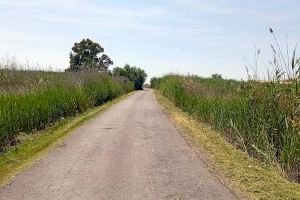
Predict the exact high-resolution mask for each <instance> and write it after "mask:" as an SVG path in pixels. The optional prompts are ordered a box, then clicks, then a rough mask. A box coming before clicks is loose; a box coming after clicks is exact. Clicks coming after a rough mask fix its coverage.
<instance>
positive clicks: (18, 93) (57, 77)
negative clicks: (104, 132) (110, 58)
mask: <svg viewBox="0 0 300 200" xmlns="http://www.w3.org/2000/svg"><path fill="white" fill-rule="evenodd" d="M0 72H1V73H0V75H1V76H2V78H3V79H1V80H0V83H2V84H1V85H0V89H1V91H2V92H0V151H5V148H7V147H9V146H11V145H15V144H16V143H18V140H17V139H18V135H19V134H21V133H26V134H31V133H33V132H35V131H38V130H43V129H44V128H45V127H47V126H49V125H51V124H53V123H55V122H57V121H59V120H61V119H63V118H66V117H71V116H74V115H76V114H78V113H81V112H83V111H85V110H87V109H89V108H92V107H94V106H98V105H101V104H103V103H105V102H107V101H109V100H112V99H114V98H116V97H118V96H120V95H122V94H125V93H128V92H130V91H132V90H134V86H133V83H132V82H130V81H126V80H121V79H120V80H119V79H118V78H115V77H111V76H109V75H107V74H103V73H99V72H81V73H71V72H68V73H67V72H64V73H58V72H55V73H54V72H30V71H11V70H0ZM22 85H24V86H26V88H24V89H23V87H22Z"/></svg>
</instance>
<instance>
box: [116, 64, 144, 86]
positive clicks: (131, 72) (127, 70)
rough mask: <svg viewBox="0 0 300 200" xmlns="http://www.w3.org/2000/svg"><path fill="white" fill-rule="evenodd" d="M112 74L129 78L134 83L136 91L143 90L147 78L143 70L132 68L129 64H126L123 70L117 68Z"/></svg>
mask: <svg viewBox="0 0 300 200" xmlns="http://www.w3.org/2000/svg"><path fill="white" fill-rule="evenodd" d="M112 73H113V75H114V76H123V77H126V78H128V79H129V80H130V81H132V82H133V83H134V87H135V89H136V90H142V89H143V84H144V82H145V80H146V78H147V74H146V72H145V71H144V70H143V69H141V68H139V67H131V66H130V65H128V64H126V65H125V66H124V67H123V68H121V67H115V68H114V69H113V72H112Z"/></svg>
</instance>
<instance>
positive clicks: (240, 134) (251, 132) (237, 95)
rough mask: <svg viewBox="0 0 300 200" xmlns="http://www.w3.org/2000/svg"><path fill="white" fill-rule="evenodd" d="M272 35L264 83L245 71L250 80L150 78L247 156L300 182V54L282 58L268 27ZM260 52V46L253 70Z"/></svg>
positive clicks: (163, 91)
mask: <svg viewBox="0 0 300 200" xmlns="http://www.w3.org/2000/svg"><path fill="white" fill-rule="evenodd" d="M270 33H271V34H272V36H273V37H274V41H275V43H276V46H277V49H276V48H275V47H274V45H271V48H272V51H273V59H272V62H270V65H271V67H273V68H274V74H271V73H269V74H268V75H269V80H268V81H260V80H257V77H258V76H257V74H254V76H252V77H251V76H250V75H249V80H248V81H235V80H225V79H222V76H221V75H219V74H213V75H212V77H211V78H201V77H197V76H179V75H167V76H164V77H162V78H153V79H152V80H151V85H152V87H154V88H156V89H158V90H160V91H161V92H162V94H163V95H165V96H166V97H168V98H169V99H170V100H171V101H172V102H174V103H175V105H176V106H178V107H180V108H181V109H182V110H183V111H185V112H187V113H189V114H190V115H192V116H194V117H195V118H196V119H198V120H200V121H202V122H206V123H209V124H211V125H212V127H213V128H215V129H216V130H218V131H219V132H221V133H222V134H223V136H224V137H225V138H226V139H227V140H228V141H229V142H231V143H232V144H234V145H236V146H237V147H238V148H239V149H241V150H243V151H244V152H246V153H247V154H248V155H250V156H253V157H255V158H258V159H260V160H261V161H263V162H265V163H272V164H275V165H276V166H277V167H278V168H279V169H280V170H282V171H283V172H285V174H286V175H287V176H288V177H289V178H291V179H293V180H296V181H298V182H299V181H300V88H299V86H300V58H297V56H296V49H295V50H294V51H293V53H292V55H287V56H286V57H284V56H283V55H284V54H283V52H282V50H281V48H280V45H279V44H278V42H277V39H276V36H275V33H274V31H273V30H272V29H270ZM287 52H289V51H287ZM259 54H260V50H258V51H257V52H256V55H255V58H256V60H255V63H256V64H255V69H257V58H258V55H259ZM256 73H257V72H256ZM271 78H272V79H271Z"/></svg>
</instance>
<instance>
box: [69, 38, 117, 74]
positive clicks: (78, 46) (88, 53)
mask: <svg viewBox="0 0 300 200" xmlns="http://www.w3.org/2000/svg"><path fill="white" fill-rule="evenodd" d="M103 52H104V48H103V47H101V46H100V44H98V43H96V42H93V41H92V40H90V39H83V40H81V41H80V42H79V43H77V42H76V43H75V44H74V46H73V47H72V52H71V53H70V68H69V69H68V70H70V71H79V70H89V71H90V70H95V71H96V70H97V71H107V70H108V67H109V65H112V64H113V61H112V60H111V59H110V58H109V57H108V56H107V55H106V54H102V55H101V56H99V54H101V53H103Z"/></svg>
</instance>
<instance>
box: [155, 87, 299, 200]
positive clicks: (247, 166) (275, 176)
mask: <svg viewBox="0 0 300 200" xmlns="http://www.w3.org/2000/svg"><path fill="white" fill-rule="evenodd" d="M156 96H157V99H158V101H159V102H160V103H161V104H162V105H163V107H164V108H165V109H166V111H167V112H168V113H169V116H170V118H171V119H172V120H173V121H174V123H175V124H176V125H178V126H179V127H180V128H182V129H183V130H184V133H185V134H186V136H187V137H188V138H189V140H190V141H192V143H193V144H195V145H196V146H197V147H199V148H201V152H204V154H205V155H206V156H205V157H206V158H207V159H208V160H207V163H209V165H210V166H211V167H212V168H213V170H214V171H216V172H217V173H221V174H222V175H223V176H224V177H225V179H226V180H228V181H229V182H230V185H231V186H230V187H231V188H232V189H233V190H235V191H237V193H239V194H241V196H242V198H245V199H300V185H299V184H297V183H294V182H291V181H288V180H287V179H286V178H285V177H284V176H283V173H281V172H280V171H278V170H277V168H276V167H274V166H271V165H267V164H264V163H262V162H260V161H258V160H256V159H254V158H250V157H249V156H247V155H246V153H243V152H241V151H240V150H238V149H236V147H234V146H233V145H232V144H230V143H228V142H227V141H226V140H225V139H224V137H222V136H221V134H218V133H217V132H215V131H213V130H212V129H211V128H210V127H209V126H208V125H205V124H203V123H201V122H199V121H197V120H195V119H194V118H192V117H191V116H189V115H187V114H186V113H184V112H182V111H181V110H180V109H179V108H177V107H175V105H174V104H173V103H171V102H170V101H169V100H168V99H167V98H165V97H164V96H162V94H160V92H159V91H156Z"/></svg>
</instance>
